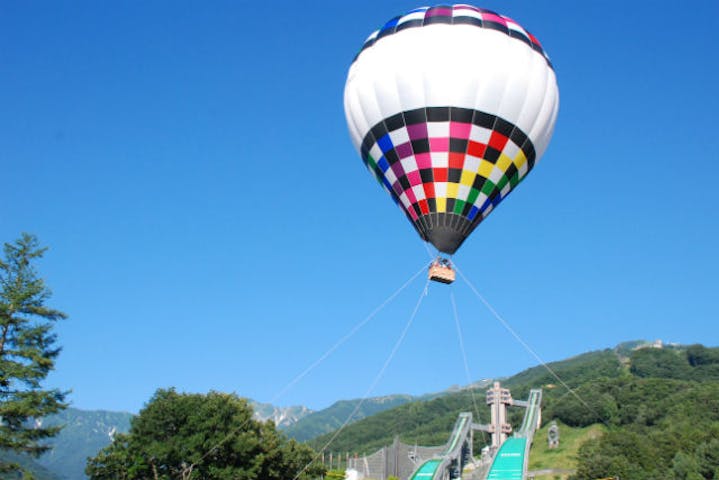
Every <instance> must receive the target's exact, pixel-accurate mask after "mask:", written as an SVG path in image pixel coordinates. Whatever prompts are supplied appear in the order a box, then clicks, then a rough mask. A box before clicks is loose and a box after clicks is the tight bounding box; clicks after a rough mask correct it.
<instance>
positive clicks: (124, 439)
mask: <svg viewBox="0 0 719 480" xmlns="http://www.w3.org/2000/svg"><path fill="white" fill-rule="evenodd" d="M252 415H253V412H252V409H251V408H250V407H249V405H248V404H247V401H246V400H244V399H240V398H238V397H237V396H235V395H231V394H223V393H217V392H210V393H209V394H207V395H201V394H183V393H177V392H176V391H175V390H174V389H167V390H164V389H160V390H158V391H157V392H156V393H155V395H154V396H153V397H152V399H151V400H150V402H149V403H148V404H147V405H146V406H145V408H144V409H143V410H142V411H141V412H140V414H139V415H138V416H137V417H135V418H134V419H133V420H132V423H131V427H130V431H129V433H128V434H126V435H118V436H117V437H116V438H115V441H114V442H113V443H112V444H111V445H110V446H109V447H107V448H105V449H103V450H102V451H100V453H99V454H98V455H97V456H95V457H94V458H91V459H89V460H88V465H87V469H86V473H87V475H88V476H89V477H90V478H91V479H96V480H110V479H113V480H119V479H126V480H135V479H137V480H139V479H157V480H160V479H163V480H169V479H173V480H175V479H183V480H189V479H203V480H204V479H208V480H212V479H217V480H225V479H226V480H229V479H242V480H253V479H262V480H284V479H293V478H295V476H296V475H298V474H300V472H302V474H301V475H300V476H299V478H300V479H303V478H313V477H314V476H317V475H319V474H321V473H323V467H322V466H321V465H318V464H316V463H314V462H313V459H314V458H315V454H314V452H313V451H312V450H311V449H310V448H309V447H307V446H304V445H301V444H298V443H297V442H295V441H294V440H287V438H286V437H284V436H283V435H282V434H280V433H279V432H277V430H276V429H275V425H274V424H273V423H272V422H266V423H263V422H259V421H257V420H254V419H253V418H252Z"/></svg>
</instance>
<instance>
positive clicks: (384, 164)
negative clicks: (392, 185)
mask: <svg viewBox="0 0 719 480" xmlns="http://www.w3.org/2000/svg"><path fill="white" fill-rule="evenodd" d="M377 166H378V167H379V168H381V169H382V171H383V172H386V171H387V169H388V168H389V162H388V161H387V159H386V158H384V157H382V158H380V159H379V162H377Z"/></svg>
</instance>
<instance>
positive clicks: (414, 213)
mask: <svg viewBox="0 0 719 480" xmlns="http://www.w3.org/2000/svg"><path fill="white" fill-rule="evenodd" d="M406 210H407V212H408V213H409V216H410V217H412V220H417V213H416V212H415V211H414V208H408V209H406Z"/></svg>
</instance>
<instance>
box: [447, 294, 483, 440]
mask: <svg viewBox="0 0 719 480" xmlns="http://www.w3.org/2000/svg"><path fill="white" fill-rule="evenodd" d="M449 298H450V300H451V302H452V313H453V314H454V324H455V326H456V327H457V338H458V339H459V350H460V352H462V361H463V362H464V374H465V377H466V379H467V384H468V385H470V387H469V393H470V394H471V395H472V405H473V406H474V412H475V414H476V415H477V419H478V420H479V418H480V416H479V406H478V405H477V397H476V395H475V393H474V388H473V387H472V375H471V373H470V372H469V362H467V353H466V350H465V349H464V335H463V334H462V327H461V325H460V323H459V314H458V313H457V303H456V302H455V301H454V292H453V291H452V290H450V291H449ZM480 431H481V432H482V438H483V439H484V441H485V442H486V441H487V433H486V432H485V431H484V430H480Z"/></svg>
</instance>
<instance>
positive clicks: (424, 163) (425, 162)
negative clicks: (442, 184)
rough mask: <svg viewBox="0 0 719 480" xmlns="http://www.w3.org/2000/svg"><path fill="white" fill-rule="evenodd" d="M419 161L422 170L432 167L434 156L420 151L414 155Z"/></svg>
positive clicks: (418, 164) (418, 166) (418, 165)
mask: <svg viewBox="0 0 719 480" xmlns="http://www.w3.org/2000/svg"><path fill="white" fill-rule="evenodd" d="M414 159H415V160H416V161H417V168H419V169H420V170H422V169H425V168H432V156H431V155H430V154H429V153H418V154H416V155H415V156H414Z"/></svg>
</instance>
